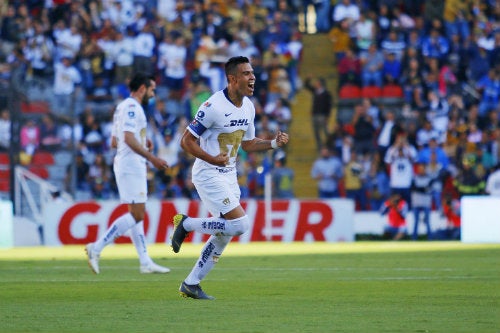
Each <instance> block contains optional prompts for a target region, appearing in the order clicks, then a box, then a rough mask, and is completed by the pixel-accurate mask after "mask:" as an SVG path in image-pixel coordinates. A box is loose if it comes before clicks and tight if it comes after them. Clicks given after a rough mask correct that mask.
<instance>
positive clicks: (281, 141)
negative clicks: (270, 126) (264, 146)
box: [276, 131, 288, 147]
mask: <svg viewBox="0 0 500 333" xmlns="http://www.w3.org/2000/svg"><path fill="white" fill-rule="evenodd" d="M287 143H288V134H287V133H285V132H282V131H278V133H277V134H276V144H277V145H278V147H283V146H284V145H286V144H287Z"/></svg>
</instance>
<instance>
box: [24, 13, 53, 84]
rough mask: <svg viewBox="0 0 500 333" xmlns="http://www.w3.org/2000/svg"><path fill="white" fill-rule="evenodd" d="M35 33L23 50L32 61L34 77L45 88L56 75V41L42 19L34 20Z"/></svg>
mask: <svg viewBox="0 0 500 333" xmlns="http://www.w3.org/2000/svg"><path fill="white" fill-rule="evenodd" d="M33 26H34V29H35V31H34V35H33V36H32V37H30V38H29V39H28V43H27V46H26V48H25V49H24V50H23V52H24V54H25V57H26V59H27V60H28V61H30V66H31V70H32V72H33V79H34V80H35V81H36V84H38V85H39V86H40V87H41V88H43V89H45V87H46V85H48V84H49V83H50V81H51V77H52V76H53V75H54V68H53V53H54V43H53V42H52V39H50V38H49V37H48V36H47V31H45V29H44V26H43V24H42V22H41V21H38V20H35V22H34V25H33Z"/></svg>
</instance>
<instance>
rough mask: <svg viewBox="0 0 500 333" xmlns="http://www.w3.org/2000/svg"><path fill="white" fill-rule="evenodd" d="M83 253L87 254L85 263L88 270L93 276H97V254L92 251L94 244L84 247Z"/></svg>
mask: <svg viewBox="0 0 500 333" xmlns="http://www.w3.org/2000/svg"><path fill="white" fill-rule="evenodd" d="M85 252H87V258H88V260H87V261H88V263H89V267H90V269H91V270H92V272H94V273H95V274H99V254H98V253H97V252H96V251H94V243H88V244H87V245H86V246H85Z"/></svg>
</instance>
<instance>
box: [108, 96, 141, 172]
mask: <svg viewBox="0 0 500 333" xmlns="http://www.w3.org/2000/svg"><path fill="white" fill-rule="evenodd" d="M146 127H147V120H146V115H145V114H144V110H143V108H142V106H141V105H140V104H139V102H138V101H137V100H136V99H134V98H132V97H128V98H126V99H125V100H124V101H122V102H121V103H120V104H118V106H117V107H116V111H115V114H114V116H113V130H112V134H113V135H114V136H115V137H116V139H117V144H118V146H117V149H116V156H115V163H114V170H115V172H126V173H131V172H132V173H138V172H145V171H146V159H145V158H144V157H142V156H140V155H139V154H137V153H135V152H134V151H133V150H132V149H130V147H129V146H128V145H127V144H126V143H125V133H124V132H132V133H134V136H135V138H136V140H137V141H138V142H140V143H141V144H142V146H143V147H144V148H146V141H147V140H146Z"/></svg>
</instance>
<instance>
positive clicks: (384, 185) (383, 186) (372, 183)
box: [366, 155, 391, 210]
mask: <svg viewBox="0 0 500 333" xmlns="http://www.w3.org/2000/svg"><path fill="white" fill-rule="evenodd" d="M378 156H379V155H373V160H372V163H370V169H369V170H368V173H367V179H366V190H367V196H368V200H369V203H370V209H371V210H379V209H380V207H381V206H382V203H383V202H384V201H385V200H387V199H388V198H389V196H390V194H391V193H390V192H391V188H390V185H389V176H388V175H387V172H386V171H385V169H386V168H385V166H384V165H383V163H381V162H380V158H379V157H378Z"/></svg>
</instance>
